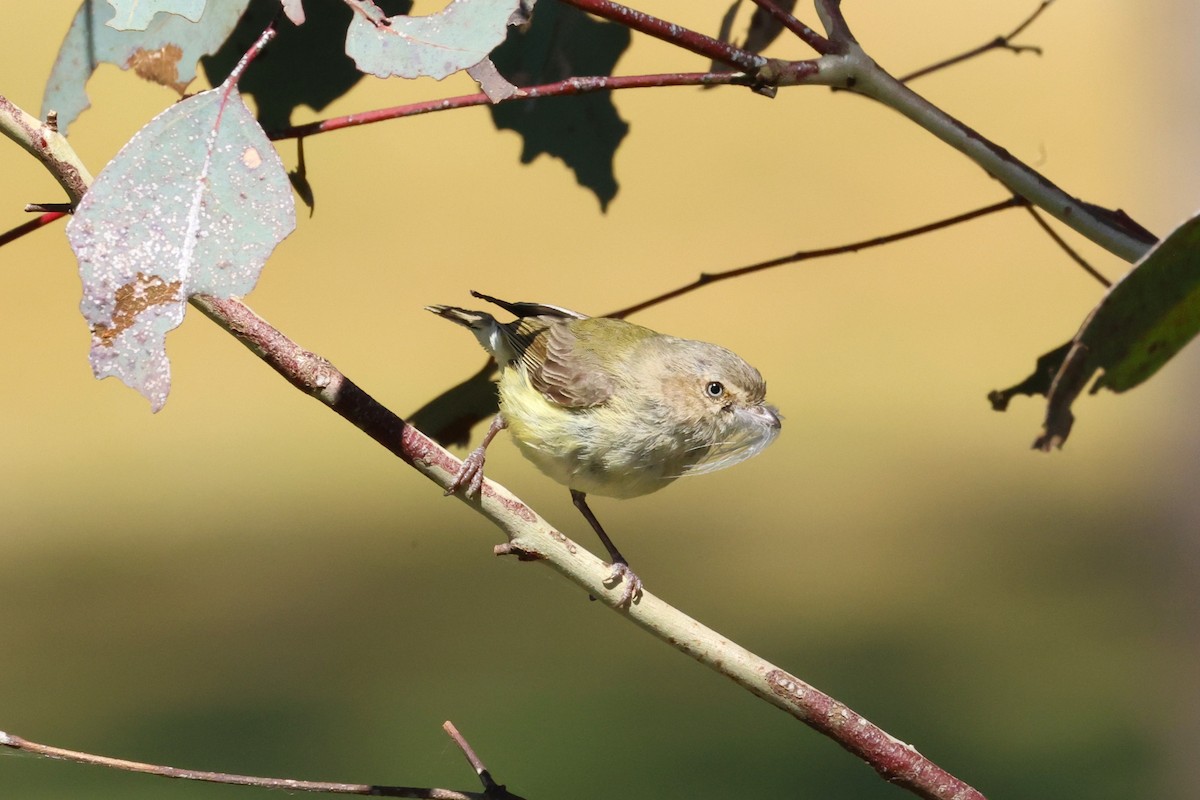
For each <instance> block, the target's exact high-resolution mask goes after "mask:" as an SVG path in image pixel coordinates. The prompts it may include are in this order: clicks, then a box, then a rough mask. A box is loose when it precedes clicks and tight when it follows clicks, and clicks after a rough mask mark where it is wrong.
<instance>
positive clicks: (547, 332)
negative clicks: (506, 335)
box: [514, 317, 614, 408]
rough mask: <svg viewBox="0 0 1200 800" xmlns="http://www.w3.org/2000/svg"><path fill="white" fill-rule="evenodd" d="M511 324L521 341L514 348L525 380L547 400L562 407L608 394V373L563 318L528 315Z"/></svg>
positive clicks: (590, 402)
mask: <svg viewBox="0 0 1200 800" xmlns="http://www.w3.org/2000/svg"><path fill="white" fill-rule="evenodd" d="M515 325H516V327H517V329H518V330H517V331H515V332H514V333H515V335H516V336H517V337H519V338H520V339H522V340H524V341H523V343H524V344H525V346H524V347H523V348H522V349H520V350H519V351H518V352H520V353H521V362H522V364H523V365H524V366H525V371H526V374H528V375H529V382H530V383H532V384H533V387H534V388H535V389H537V390H538V391H539V392H541V393H542V396H544V397H545V398H546V399H547V400H549V401H550V402H552V403H557V404H558V405H560V406H564V407H566V408H591V407H593V406H598V405H601V404H603V403H605V402H606V401H607V400H608V398H609V397H611V396H612V393H613V389H614V385H613V379H612V376H611V375H610V374H609V372H608V370H606V369H605V368H604V365H603V363H602V362H601V361H600V358H599V357H598V356H597V355H596V352H595V351H594V350H592V349H590V348H587V347H583V346H581V344H580V342H579V338H578V337H577V336H576V335H575V333H574V332H573V331H572V330H571V328H570V327H569V326H568V325H567V324H566V323H565V322H563V321H562V320H556V319H550V318H546V317H529V318H526V319H522V320H517V322H516V323H515Z"/></svg>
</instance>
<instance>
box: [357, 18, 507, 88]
mask: <svg viewBox="0 0 1200 800" xmlns="http://www.w3.org/2000/svg"><path fill="white" fill-rule="evenodd" d="M364 5H365V6H366V7H367V9H368V14H355V15H354V19H353V21H352V22H351V23H350V28H349V30H348V31H347V33H346V55H348V56H350V57H351V58H353V59H354V62H355V63H356V64H358V68H359V69H360V70H362V71H363V72H369V73H371V74H372V75H377V76H378V77H380V78H387V77H391V76H393V75H398V76H400V77H402V78H417V77H421V76H428V77H431V78H436V79H438V80H441V79H442V78H445V77H446V76H447V75H451V74H453V73H455V72H458V71H459V70H463V69H466V68H467V67H470V66H474V65H475V64H478V63H479V62H480V61H482V60H483V59H485V58H487V55H488V53H490V52H492V50H493V49H495V48H496V46H497V45H499V44H500V43H501V42H503V41H504V37H505V34H506V33H507V31H508V21H509V19H510V18H511V17H512V15H513V12H515V11H516V10H517V8H518V7H519V6H520V0H451V2H450V4H449V5H448V6H446V7H445V8H444V9H442V10H441V11H439V12H438V13H436V14H430V15H429V16H425V17H410V16H404V15H398V16H392V17H388V16H385V15H384V13H383V12H382V11H380V10H379V9H378V8H376V7H375V6H374V4H373V3H370V2H367V3H365V4H364Z"/></svg>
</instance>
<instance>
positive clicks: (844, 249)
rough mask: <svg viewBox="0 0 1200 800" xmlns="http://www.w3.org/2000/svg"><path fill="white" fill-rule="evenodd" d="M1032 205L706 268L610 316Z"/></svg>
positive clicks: (998, 206)
mask: <svg viewBox="0 0 1200 800" xmlns="http://www.w3.org/2000/svg"><path fill="white" fill-rule="evenodd" d="M1028 205H1029V201H1028V200H1026V199H1024V198H1023V197H1015V196H1014V197H1010V198H1008V199H1007V200H1002V201H1001V202H999V203H992V204H991V205H989V206H984V207H982V208H977V209H975V210H974V211H967V212H965V213H962V214H955V215H954V216H953V217H947V218H945V219H941V220H937V221H936V222H929V223H926V224H925V225H918V226H917V227H915V228H908V229H907V230H903V231H898V232H896V233H889V234H887V235H885V236H876V237H873V238H871V239H863V240H862V241H858V242H851V243H850V244H842V245H837V246H836V247H822V248H818V249H816V250H800V251H798V252H795V253H792V254H791V255H790V256H782V257H780V258H772V259H770V260H768V261H760V262H758V263H757V264H750V265H749V266H745V267H737V268H735V269H729V270H725V271H724V272H703V273H701V274H700V277H699V278H697V279H696V280H694V281H692V282H691V283H689V284H685V285H684V286H680V287H679V288H678V289H672V290H671V291H669V292H665V293H663V294H660V295H657V296H655V297H651V298H650V299H649V300H643V301H642V302H640V303H635V304H634V305H631V306H629V307H627V308H622V309H621V310H619V311H614V312H613V313H611V314H608V315H607V316H610V317H627V316H629V315H630V314H634V313H637V312H638V311H645V310H646V309H647V308H650V307H651V306H656V305H658V304H659V303H664V302H666V301H667V300H673V299H675V298H676V297H679V296H681V295H685V294H688V293H689V292H694V291H695V290H697V289H699V288H701V287H702V286H708V285H709V284H712V283H717V282H718V281H724V280H729V279H730V278H738V277H741V276H743V275H749V274H751V273H754V272H761V271H762V270H765V269H772V268H774V267H782V266H784V265H786V264H795V263H797V262H800V261H808V260H809V259H813V258H824V257H825V256H836V255H841V254H842V253H857V252H858V251H860V250H867V249H869V248H872V247H879V246H881V245H885V244H891V243H893V242H899V241H901V240H903V239H911V238H912V237H914V236H921V235H923V234H926V233H932V232H933V231H938V230H941V229H942V228H949V227H951V226H953V225H958V224H960V223H963V222H969V221H971V220H973V219H978V218H980V217H986V216H987V215H989V214H995V213H996V212H998V211H1004V210H1006V209H1009V208H1020V207H1021V206H1028Z"/></svg>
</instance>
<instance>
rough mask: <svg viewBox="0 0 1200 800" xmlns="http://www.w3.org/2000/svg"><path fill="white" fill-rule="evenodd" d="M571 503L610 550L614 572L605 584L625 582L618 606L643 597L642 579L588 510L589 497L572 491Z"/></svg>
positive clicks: (609, 554) (626, 604) (614, 584)
mask: <svg viewBox="0 0 1200 800" xmlns="http://www.w3.org/2000/svg"><path fill="white" fill-rule="evenodd" d="M571 502H573V503H574V504H575V507H576V508H578V509H579V513H580V514H583V518H584V519H586V520H587V521H588V524H589V525H591V526H592V530H594V531H595V532H596V535H597V536H599V537H600V541H601V542H602V543H603V544H604V547H605V549H607V550H608V557H609V558H610V559H612V572H610V573H609V575H608V580H607V581H605V583H611V584H612V585H613V586H616V585H617V584H618V583H620V582H621V581H622V580H624V581H625V590H624V591H623V592H621V599H620V601H619V602H618V603H617V605H618V606H628V605H629V604H630V603H632V602H633V601H634V599H636V598H638V597H641V595H642V579H641V578H639V577H638V576H637V575H635V574H634V572H633V570H631V569H630V568H629V562H628V561H626V560H625V556H623V555H621V551H620V550H618V549H617V546H616V545H615V544H613V542H612V539H610V538H608V534H607V533H605V532H604V528H603V527H601V525H600V520H598V519H596V515H595V514H593V513H592V510H591V509H590V508H588V504H587V495H586V494H584V493H583V492H579V491H576V490H575V489H572V490H571Z"/></svg>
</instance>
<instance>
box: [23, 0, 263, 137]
mask: <svg viewBox="0 0 1200 800" xmlns="http://www.w3.org/2000/svg"><path fill="white" fill-rule="evenodd" d="M247 2H249V0H221V2H219V3H215V2H214V3H209V4H208V6H207V8H205V9H204V14H203V15H202V16H201V17H200V20H199V22H191V21H190V20H188V19H186V18H184V17H181V16H178V15H176V14H157V15H155V16H154V17H153V19H151V20H149V22H148V23H147V25H146V28H145V30H115V29H114V28H110V27H109V26H108V25H107V24H105V23H104V22H103V20H105V19H108V18H109V17H110V14H111V12H112V8H111V7H110V6H109V5H108V3H106V2H105V0H83V3H82V4H81V5H80V7H79V11H77V12H76V13H75V19H74V20H72V21H71V27H70V29H69V30H68V31H67V35H66V37H65V38H64V39H63V43H62V46H61V47H59V50H58V57H57V58H55V60H54V68H53V69H52V70H51V72H50V79H49V80H48V81H46V92H45V94H44V95H43V97H42V118H43V119H45V117H46V114H47V113H48V112H50V111H56V112H58V129H59V131H60V132H62V133H63V134H66V132H67V129H68V128H69V127H70V125H71V123H72V122H73V121H74V120H75V118H76V117H78V116H79V115H80V114H81V113H83V110H84V109H86V108H87V107H88V97H87V91H86V90H85V87H86V86H87V82H88V78H90V77H91V75H92V72H93V71H95V69H96V67H97V66H99V65H100V64H116V65H117V66H118V67H120V68H121V69H133V70H134V72H136V73H137V74H138V75H140V76H141V77H142V78H144V79H146V80H148V81H153V82H155V83H159V84H162V85H164V86H169V87H171V88H173V89H175V90H176V91H178V92H180V93H182V92H183V90H184V89H185V88H186V87H187V85H188V84H189V83H191V81H192V79H193V78H195V77H196V61H197V60H198V59H199V58H200V56H202V55H206V54H208V53H215V52H216V51H217V49H218V48H219V47H220V46H221V43H222V42H224V41H225V40H226V39H227V38H229V34H230V32H231V31H232V30H233V28H234V26H235V25H236V24H237V21H238V18H239V17H241V16H242V12H243V11H245V10H246V3H247Z"/></svg>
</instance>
